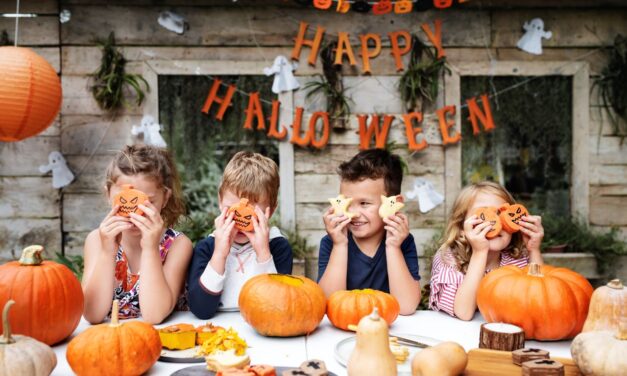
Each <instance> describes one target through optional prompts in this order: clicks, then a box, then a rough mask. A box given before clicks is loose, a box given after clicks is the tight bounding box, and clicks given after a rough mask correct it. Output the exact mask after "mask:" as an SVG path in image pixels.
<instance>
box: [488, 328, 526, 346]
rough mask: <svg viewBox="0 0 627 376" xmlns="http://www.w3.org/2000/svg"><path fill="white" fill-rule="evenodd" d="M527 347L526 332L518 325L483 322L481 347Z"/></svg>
mask: <svg viewBox="0 0 627 376" xmlns="http://www.w3.org/2000/svg"><path fill="white" fill-rule="evenodd" d="M524 347H525V332H524V331H523V330H522V329H521V328H520V327H518V326H516V325H511V324H504V323H485V324H481V332H480V334H479V348H481V349H492V350H501V351H514V350H518V349H522V348H524Z"/></svg>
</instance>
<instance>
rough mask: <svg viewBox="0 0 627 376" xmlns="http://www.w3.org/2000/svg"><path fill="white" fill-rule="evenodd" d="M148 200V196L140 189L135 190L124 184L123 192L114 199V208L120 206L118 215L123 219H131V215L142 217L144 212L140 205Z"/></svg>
mask: <svg viewBox="0 0 627 376" xmlns="http://www.w3.org/2000/svg"><path fill="white" fill-rule="evenodd" d="M147 200H148V196H146V194H145V193H144V192H142V191H140V190H138V189H134V188H133V186H132V185H129V184H124V185H123V186H122V191H120V193H118V194H117V195H115V197H114V198H113V206H116V205H119V206H120V208H119V209H118V213H117V215H119V216H122V217H130V215H131V213H135V214H137V215H142V214H144V212H143V211H142V210H141V209H140V208H139V206H138V205H140V204H143V203H144V202H145V201H147Z"/></svg>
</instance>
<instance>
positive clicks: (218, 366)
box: [205, 349, 250, 371]
mask: <svg viewBox="0 0 627 376" xmlns="http://www.w3.org/2000/svg"><path fill="white" fill-rule="evenodd" d="M205 360H206V361H207V369H208V370H210V371H224V370H226V369H229V368H237V369H244V367H246V366H247V365H249V364H250V358H249V357H248V355H246V354H244V355H237V354H235V350H233V349H230V350H227V351H216V352H215V353H214V354H211V355H207V356H205Z"/></svg>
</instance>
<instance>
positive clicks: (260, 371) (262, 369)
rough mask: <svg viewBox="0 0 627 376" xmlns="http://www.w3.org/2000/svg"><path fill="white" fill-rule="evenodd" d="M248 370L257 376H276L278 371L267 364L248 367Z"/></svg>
mask: <svg viewBox="0 0 627 376" xmlns="http://www.w3.org/2000/svg"><path fill="white" fill-rule="evenodd" d="M246 370H247V371H250V372H253V373H254V374H255V376H276V370H275V369H274V367H272V366H269V365H267V364H258V365H255V366H247V367H246Z"/></svg>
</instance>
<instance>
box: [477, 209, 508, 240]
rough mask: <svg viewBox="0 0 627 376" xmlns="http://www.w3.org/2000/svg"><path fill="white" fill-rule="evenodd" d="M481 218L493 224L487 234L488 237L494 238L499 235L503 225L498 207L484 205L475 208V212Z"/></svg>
mask: <svg viewBox="0 0 627 376" xmlns="http://www.w3.org/2000/svg"><path fill="white" fill-rule="evenodd" d="M474 214H475V215H476V216H477V217H479V219H481V220H482V221H483V222H486V221H488V222H490V224H492V230H490V231H488V233H487V234H486V235H485V237H486V238H488V239H492V238H495V237H497V236H498V235H499V233H500V232H501V230H502V229H503V226H502V225H501V219H500V218H499V214H498V213H497V211H496V208H492V207H482V208H478V209H477V210H475V213H474Z"/></svg>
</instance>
